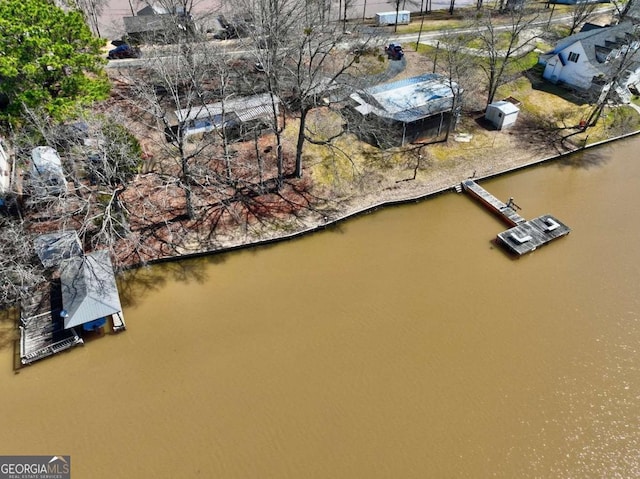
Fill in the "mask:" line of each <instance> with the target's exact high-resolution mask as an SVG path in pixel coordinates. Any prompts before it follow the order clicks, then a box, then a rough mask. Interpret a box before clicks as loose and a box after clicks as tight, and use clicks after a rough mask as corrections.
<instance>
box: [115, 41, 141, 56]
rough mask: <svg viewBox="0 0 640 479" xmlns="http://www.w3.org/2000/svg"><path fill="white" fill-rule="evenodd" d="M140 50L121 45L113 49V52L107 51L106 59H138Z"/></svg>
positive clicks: (124, 44)
mask: <svg viewBox="0 0 640 479" xmlns="http://www.w3.org/2000/svg"><path fill="white" fill-rule="evenodd" d="M139 57H140V49H139V48H136V47H132V46H129V45H127V44H126V43H122V44H120V45H118V46H117V47H115V48H114V49H113V50H109V55H108V56H107V58H108V59H109V60H122V59H123V58H139Z"/></svg>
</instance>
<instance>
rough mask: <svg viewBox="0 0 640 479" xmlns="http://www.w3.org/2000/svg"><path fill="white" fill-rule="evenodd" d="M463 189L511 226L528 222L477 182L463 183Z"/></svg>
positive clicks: (467, 181) (468, 181)
mask: <svg viewBox="0 0 640 479" xmlns="http://www.w3.org/2000/svg"><path fill="white" fill-rule="evenodd" d="M462 189H464V191H466V192H467V193H468V194H469V195H470V196H472V197H474V198H475V199H477V200H478V201H479V202H480V203H482V204H483V205H484V206H485V207H486V208H487V209H489V210H490V211H492V212H493V213H495V214H496V215H498V216H499V217H500V218H502V219H503V220H504V221H505V222H506V223H507V224H508V225H509V226H516V225H519V224H520V223H524V222H525V221H526V220H525V219H524V218H523V217H522V216H520V215H519V214H518V213H517V212H516V210H515V209H514V208H512V207H511V206H509V205H507V204H506V203H503V202H502V201H500V200H499V199H498V198H496V197H495V196H493V195H492V194H491V193H489V192H488V191H487V190H485V189H484V188H483V187H482V186H480V185H479V184H478V183H476V182H475V181H473V180H465V181H463V182H462Z"/></svg>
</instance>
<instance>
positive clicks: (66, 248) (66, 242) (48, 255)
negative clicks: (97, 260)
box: [33, 231, 83, 268]
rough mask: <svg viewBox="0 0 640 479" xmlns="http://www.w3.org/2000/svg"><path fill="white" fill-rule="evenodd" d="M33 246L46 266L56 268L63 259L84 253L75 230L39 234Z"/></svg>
mask: <svg viewBox="0 0 640 479" xmlns="http://www.w3.org/2000/svg"><path fill="white" fill-rule="evenodd" d="M33 246H34V249H35V250H36V254H37V255H38V258H40V261H41V262H42V264H43V265H44V267H45V268H54V267H56V266H58V265H59V264H60V263H61V262H62V261H63V260H65V259H69V258H72V257H74V256H82V253H83V251H82V245H81V244H80V238H78V233H76V232H75V231H57V232H55V233H47V234H43V235H40V236H37V237H36V238H35V239H34V240H33Z"/></svg>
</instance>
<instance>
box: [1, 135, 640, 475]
mask: <svg viewBox="0 0 640 479" xmlns="http://www.w3.org/2000/svg"><path fill="white" fill-rule="evenodd" d="M638 149H640V140H639V139H634V140H629V141H626V142H623V143H619V144H616V145H615V147H614V148H612V147H607V148H604V149H601V150H599V151H598V152H593V153H589V154H588V155H587V156H586V157H584V158H583V159H582V161H581V162H580V164H579V165H577V166H576V165H573V166H572V165H566V164H565V165H559V164H553V165H549V166H544V167H539V168H536V169H533V170H528V171H525V172H521V173H518V174H513V175H509V176H505V177H503V178H500V179H497V180H493V181H490V182H485V183H483V185H484V186H485V187H486V188H487V189H488V190H489V191H491V192H493V193H494V194H495V195H496V196H498V197H501V198H503V199H506V198H508V197H509V196H514V197H515V198H516V201H517V203H518V204H520V205H521V206H522V207H523V210H522V211H521V213H522V214H523V215H524V216H525V217H527V218H532V217H535V216H538V215H541V214H544V213H551V214H554V215H555V216H557V217H558V218H559V219H561V220H562V221H564V222H566V223H567V224H568V225H570V226H571V227H572V229H573V231H572V233H571V234H570V235H569V236H568V237H566V238H563V239H561V240H559V241H558V242H556V243H553V244H551V245H549V246H546V247H544V248H542V249H540V250H538V251H536V252H534V253H533V254H531V255H529V256H527V257H524V258H521V259H519V260H512V259H510V258H509V257H507V256H506V255H505V254H504V253H503V252H502V251H501V250H500V249H498V248H495V247H494V246H493V244H492V243H491V239H492V238H493V237H495V235H496V234H497V233H498V232H500V231H502V230H503V229H505V227H504V226H503V225H502V224H501V223H500V222H499V221H498V220H496V219H494V218H493V217H492V216H490V215H489V214H488V213H486V212H485V211H484V210H482V209H481V208H480V207H479V206H477V205H476V204H475V203H473V202H472V201H471V200H470V199H468V198H467V197H465V196H462V195H455V194H449V195H444V196H441V197H438V198H435V199H432V200H429V201H426V202H423V203H420V204H417V205H410V206H405V207H399V208H394V209H387V210H383V211H380V212H378V213H375V214H372V215H368V216H365V217H362V218H358V219H355V220H353V221H349V222H347V223H344V224H341V225H339V226H338V227H336V228H335V229H332V230H329V231H326V232H323V233H319V234H315V235H313V236H309V237H306V238H304V239H301V240H297V241H293V242H289V243H283V244H279V245H274V246H270V247H265V248H259V249H254V250H247V251H244V252H237V253H232V254H225V255H219V256H215V257H212V258H208V259H201V260H197V261H185V262H182V263H179V264H173V265H165V266H158V267H154V268H151V269H149V270H147V271H145V272H144V273H143V274H138V275H137V277H136V278H135V281H129V282H128V283H127V284H126V285H123V289H124V290H125V291H123V293H124V295H125V296H126V297H127V298H129V301H130V303H129V305H128V306H127V307H126V308H125V316H126V319H127V323H128V327H129V329H128V331H127V332H125V333H123V334H120V335H117V336H110V335H107V336H106V337H104V338H101V339H99V340H95V341H92V342H90V343H89V344H87V345H86V346H85V347H84V348H76V349H75V350H72V351H71V352H69V353H65V354H61V355H59V356H57V357H54V358H51V359H48V360H45V361H43V362H41V363H39V364H35V365H33V366H31V367H29V368H25V369H23V370H21V371H20V374H18V375H14V374H13V371H12V369H11V365H12V357H11V355H12V352H11V351H10V350H7V349H4V350H2V351H0V387H1V391H2V394H1V395H0V410H1V411H2V422H1V424H2V426H1V427H0V453H2V454H52V455H53V454H70V455H71V458H72V465H73V467H72V470H73V477H75V478H76V479H78V478H114V477H118V478H125V477H126V478H129V477H131V478H141V477H167V478H168V477H184V478H190V477H216V478H258V477H259V478H278V479H281V478H296V479H297V478H356V477H357V478H360V477H362V478H365V477H366V478H414V477H415V478H425V477H433V478H444V477H451V478H488V477H497V478H516V477H517V478H535V477H540V478H593V477H606V478H617V477H619V478H631V477H640V429H639V425H640V357H639V356H638V345H639V343H640V324H639V319H638V318H639V316H640V304H639V301H640V300H639V297H640V295H639V294H638V284H639V280H640V241H638V235H639V233H640V227H639V225H640V221H639V220H640V218H639V216H640V209H639V208H638V206H637V205H638V203H639V201H640V190H639V188H638V185H639V184H640V162H639V161H637V159H638V155H637V151H638Z"/></svg>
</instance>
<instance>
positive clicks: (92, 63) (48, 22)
mask: <svg viewBox="0 0 640 479" xmlns="http://www.w3.org/2000/svg"><path fill="white" fill-rule="evenodd" d="M102 46H103V41H102V40H100V39H99V38H95V37H94V36H93V35H92V33H91V30H90V29H89V27H88V26H87V24H86V23H85V21H84V18H83V16H82V13H80V12H78V11H70V12H65V11H63V10H62V9H60V8H58V7H57V6H55V5H54V4H53V3H52V2H50V1H46V0H2V1H0V100H1V101H0V117H4V118H5V119H6V118H10V117H13V118H15V117H17V116H18V117H19V116H20V115H21V113H22V112H23V111H24V109H23V107H24V106H26V107H29V108H39V107H42V108H45V109H46V110H47V112H48V113H49V114H50V115H51V116H53V117H54V118H58V119H61V118H64V117H65V116H66V115H67V114H69V113H70V112H71V111H72V110H73V109H74V107H76V106H78V105H80V104H83V103H89V102H91V101H94V100H97V99H102V98H105V97H106V95H107V93H108V91H109V83H108V81H107V77H106V74H105V73H104V70H103V64H104V60H102V59H101V47H102Z"/></svg>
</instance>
